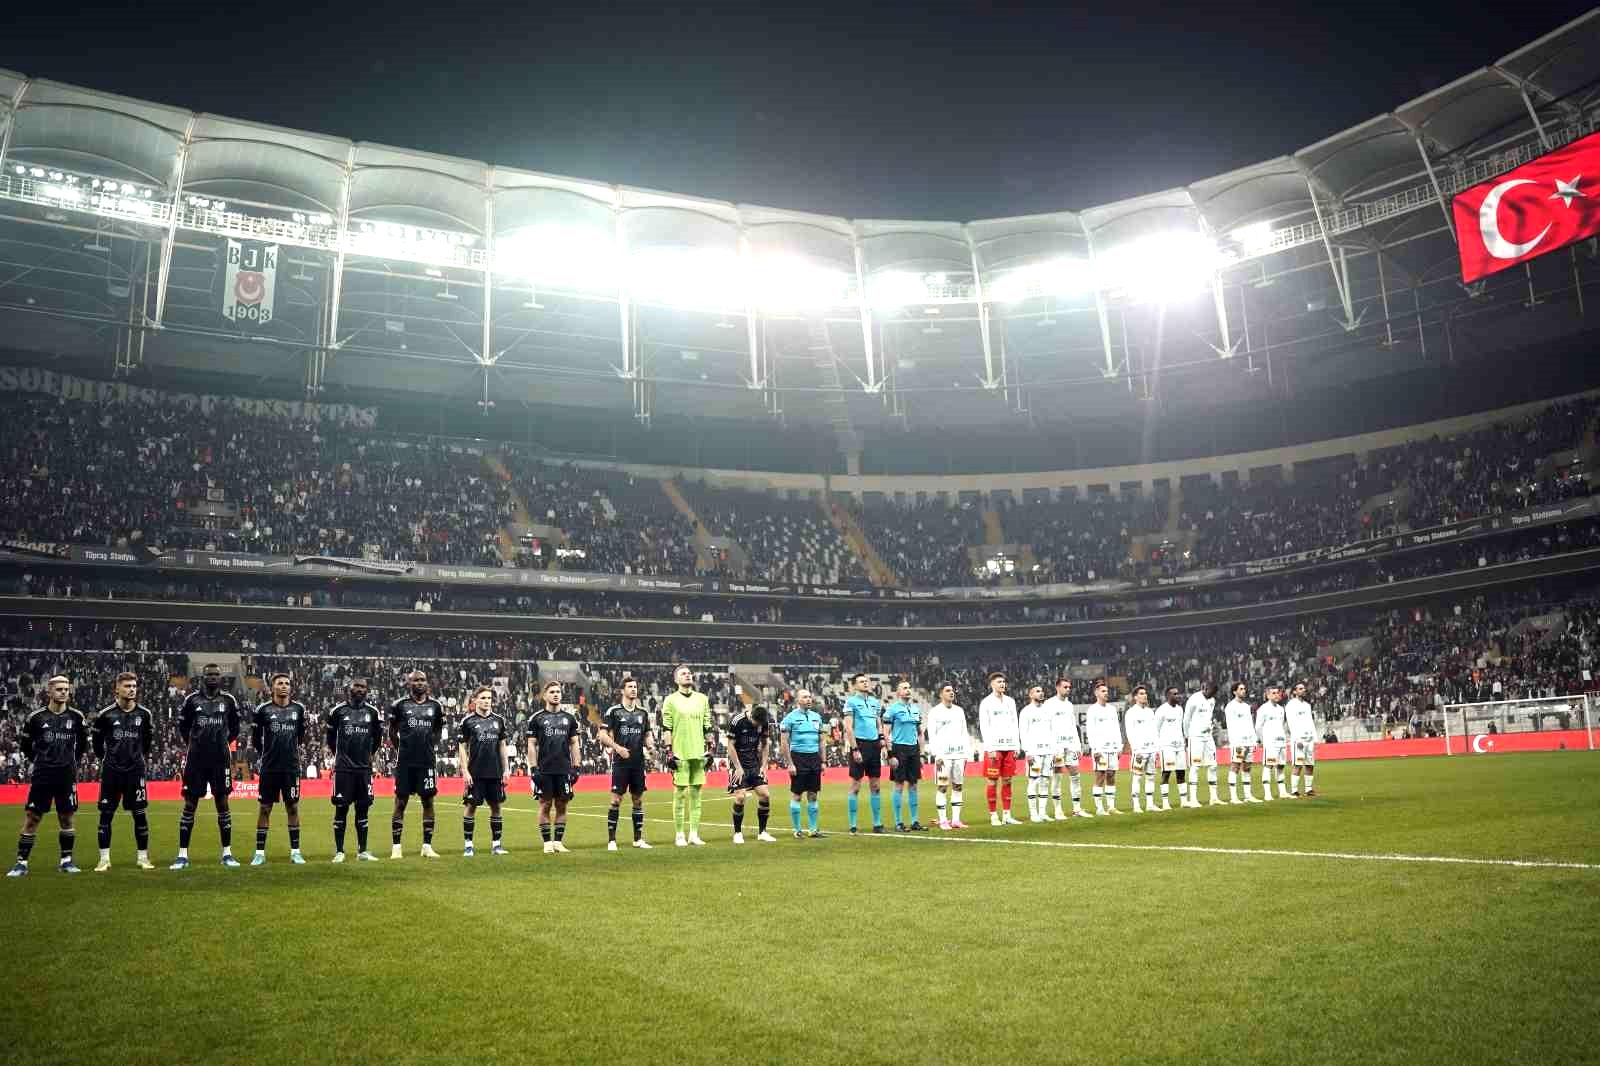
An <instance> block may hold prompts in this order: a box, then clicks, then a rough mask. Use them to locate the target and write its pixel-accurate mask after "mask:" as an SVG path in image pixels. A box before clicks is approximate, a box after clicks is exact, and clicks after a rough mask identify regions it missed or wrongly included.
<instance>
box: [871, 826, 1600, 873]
mask: <svg viewBox="0 0 1600 1066" xmlns="http://www.w3.org/2000/svg"><path fill="white" fill-rule="evenodd" d="M880 835H881V834H880ZM884 839H891V840H921V841H925V842H931V843H943V844H1019V845H1022V846H1023V847H1031V848H1090V849H1095V850H1103V851H1174V852H1185V853H1191V854H1196V855H1266V856H1274V857H1276V856H1282V857H1285V858H1291V859H1348V860H1352V861H1356V862H1431V863H1442V864H1445V865H1451V866H1511V867H1516V868H1518V869H1533V870H1600V864H1597V863H1588V862H1554V861H1551V860H1548V859H1471V858H1463V857H1461V856H1457V855H1404V854H1400V853H1391V854H1377V853H1371V852H1360V851H1298V850H1295V849H1291V848H1214V847H1207V846H1204V845H1200V844H1107V843H1094V842H1091V841H1086V840H1077V841H1066V840H1016V839H1014V838H1011V837H951V836H906V835H903V834H900V833H894V834H891V835H890V836H887V837H885V838H884Z"/></svg>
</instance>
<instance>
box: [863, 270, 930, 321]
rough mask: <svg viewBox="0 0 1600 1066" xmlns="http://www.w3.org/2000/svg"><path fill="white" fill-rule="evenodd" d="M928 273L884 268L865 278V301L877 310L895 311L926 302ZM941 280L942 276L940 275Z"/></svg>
mask: <svg viewBox="0 0 1600 1066" xmlns="http://www.w3.org/2000/svg"><path fill="white" fill-rule="evenodd" d="M928 280H929V278H928V275H926V274H919V273H916V272H914V271H910V270H885V271H883V272H882V273H880V274H874V275H872V277H871V278H869V279H867V303H869V304H870V305H872V307H873V308H875V309H877V310H879V311H897V310H899V309H900V308H902V307H907V306H910V305H912V304H924V303H927V302H928ZM941 280H942V276H941Z"/></svg>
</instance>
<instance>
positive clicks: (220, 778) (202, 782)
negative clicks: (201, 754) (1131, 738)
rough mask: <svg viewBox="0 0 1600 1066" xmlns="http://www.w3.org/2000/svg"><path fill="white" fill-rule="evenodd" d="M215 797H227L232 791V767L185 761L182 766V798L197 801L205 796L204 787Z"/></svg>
mask: <svg viewBox="0 0 1600 1066" xmlns="http://www.w3.org/2000/svg"><path fill="white" fill-rule="evenodd" d="M207 788H209V789H210V790H211V794H212V795H213V796H215V797H216V798H217V799H227V798H228V793H230V792H232V791H233V767H231V766H196V765H194V764H193V763H185V764H184V767H183V798H184V799H186V800H190V801H191V802H195V803H198V802H199V801H200V800H202V799H204V798H205V795H206V789H207Z"/></svg>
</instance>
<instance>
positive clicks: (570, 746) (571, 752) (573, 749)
mask: <svg viewBox="0 0 1600 1066" xmlns="http://www.w3.org/2000/svg"><path fill="white" fill-rule="evenodd" d="M573 721H574V722H576V721H577V719H576V718H574V719H573ZM567 755H568V758H569V759H570V760H571V764H572V777H573V780H577V777H578V774H579V772H580V771H579V769H578V768H579V767H580V766H582V765H583V745H582V743H581V742H580V740H579V737H578V729H576V728H574V729H573V731H572V739H571V740H569V741H567Z"/></svg>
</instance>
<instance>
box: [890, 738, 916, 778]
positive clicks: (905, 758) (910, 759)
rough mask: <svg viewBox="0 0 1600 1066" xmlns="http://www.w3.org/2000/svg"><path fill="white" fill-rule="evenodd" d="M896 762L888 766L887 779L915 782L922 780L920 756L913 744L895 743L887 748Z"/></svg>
mask: <svg viewBox="0 0 1600 1066" xmlns="http://www.w3.org/2000/svg"><path fill="white" fill-rule="evenodd" d="M889 751H890V754H891V755H893V756H894V757H895V760H896V763H895V765H894V766H892V767H890V768H889V780H890V781H897V782H905V783H906V784H908V785H909V784H915V783H916V782H918V781H921V780H922V756H921V754H919V753H918V751H917V746H916V745H915V744H896V745H894V746H893V747H892V748H890V749H889Z"/></svg>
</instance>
